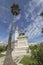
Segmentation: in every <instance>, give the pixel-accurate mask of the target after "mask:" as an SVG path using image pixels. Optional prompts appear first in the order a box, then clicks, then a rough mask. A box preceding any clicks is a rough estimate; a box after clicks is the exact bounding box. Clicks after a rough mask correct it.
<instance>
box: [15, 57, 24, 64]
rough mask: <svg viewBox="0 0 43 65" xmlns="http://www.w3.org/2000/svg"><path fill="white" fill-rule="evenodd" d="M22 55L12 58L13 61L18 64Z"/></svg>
mask: <svg viewBox="0 0 43 65" xmlns="http://www.w3.org/2000/svg"><path fill="white" fill-rule="evenodd" d="M23 57H24V56H17V57H15V58H14V61H15V62H16V63H17V64H18V63H19V62H20V61H21V60H22V58H23Z"/></svg>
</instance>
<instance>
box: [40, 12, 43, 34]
mask: <svg viewBox="0 0 43 65" xmlns="http://www.w3.org/2000/svg"><path fill="white" fill-rule="evenodd" d="M40 16H42V17H43V12H41V13H40ZM41 32H42V33H43V28H42V29H41Z"/></svg>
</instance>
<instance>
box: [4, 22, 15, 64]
mask: <svg viewBox="0 0 43 65" xmlns="http://www.w3.org/2000/svg"><path fill="white" fill-rule="evenodd" d="M13 26H14V22H12V25H11V29H10V33H9V39H8V48H7V52H6V57H5V60H4V64H3V65H16V63H15V62H13V59H12V54H11V52H12V48H11V40H12V31H13Z"/></svg>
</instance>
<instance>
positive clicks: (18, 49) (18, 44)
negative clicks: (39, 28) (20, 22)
mask: <svg viewBox="0 0 43 65" xmlns="http://www.w3.org/2000/svg"><path fill="white" fill-rule="evenodd" d="M27 40H28V37H27V36H26V35H25V32H21V33H19V30H18V27H17V28H16V30H15V42H14V45H13V47H14V50H13V52H12V56H13V57H14V56H20V55H26V53H27V48H28V42H27Z"/></svg>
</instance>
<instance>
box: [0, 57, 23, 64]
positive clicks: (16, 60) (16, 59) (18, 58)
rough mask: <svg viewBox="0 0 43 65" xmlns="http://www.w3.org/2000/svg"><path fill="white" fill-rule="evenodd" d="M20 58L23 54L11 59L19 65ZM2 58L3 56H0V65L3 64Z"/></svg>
mask: <svg viewBox="0 0 43 65" xmlns="http://www.w3.org/2000/svg"><path fill="white" fill-rule="evenodd" d="M22 58H23V56H15V57H14V58H13V60H14V61H15V62H16V64H17V65H19V62H20V61H21V59H22ZM4 59H5V57H1V58H0V65H3V62H4Z"/></svg>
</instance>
